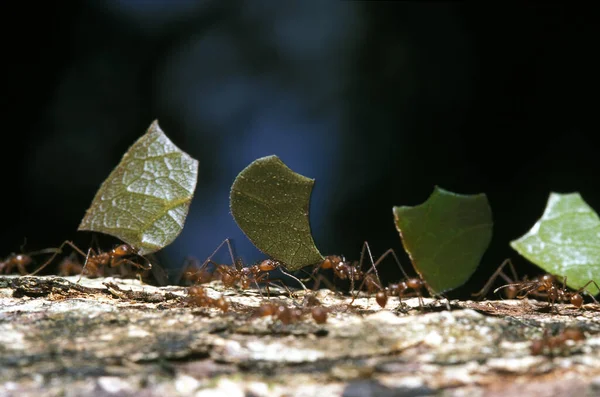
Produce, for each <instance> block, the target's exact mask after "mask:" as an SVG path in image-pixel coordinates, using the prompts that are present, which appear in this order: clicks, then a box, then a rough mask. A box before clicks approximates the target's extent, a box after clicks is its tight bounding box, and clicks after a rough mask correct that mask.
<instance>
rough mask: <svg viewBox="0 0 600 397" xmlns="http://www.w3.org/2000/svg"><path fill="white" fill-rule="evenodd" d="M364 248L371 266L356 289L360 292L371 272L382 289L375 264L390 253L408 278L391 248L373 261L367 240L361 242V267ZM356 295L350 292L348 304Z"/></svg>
mask: <svg viewBox="0 0 600 397" xmlns="http://www.w3.org/2000/svg"><path fill="white" fill-rule="evenodd" d="M365 249H366V250H367V252H368V254H369V258H370V259H371V268H370V269H369V270H367V271H366V272H365V274H364V276H363V280H362V283H361V284H360V286H359V287H358V291H359V292H360V291H361V290H362V288H363V287H364V284H365V282H366V280H367V277H366V276H367V275H368V274H369V273H371V272H375V276H376V277H377V282H378V284H379V289H380V290H383V285H382V283H381V279H380V278H379V273H378V272H377V266H378V265H379V264H380V263H381V262H382V261H383V260H384V259H385V258H386V257H387V256H388V255H392V257H393V258H394V260H395V261H396V264H397V265H398V267H399V268H400V271H402V274H403V275H404V276H405V277H406V278H408V275H407V274H406V272H405V271H404V268H403V267H402V265H401V264H400V261H399V260H398V256H396V252H395V251H394V249H393V248H390V249H388V250H387V251H385V252H384V253H383V254H381V256H380V257H379V258H378V259H377V260H376V261H374V260H373V255H372V254H371V247H369V243H368V242H367V241H365V242H364V244H363V249H362V252H361V254H360V262H359V263H360V266H361V267H362V261H363V259H364V254H365ZM357 297H358V294H357V295H354V294H352V301H351V302H350V305H351V304H352V303H353V302H354V300H355V299H356V298H357Z"/></svg>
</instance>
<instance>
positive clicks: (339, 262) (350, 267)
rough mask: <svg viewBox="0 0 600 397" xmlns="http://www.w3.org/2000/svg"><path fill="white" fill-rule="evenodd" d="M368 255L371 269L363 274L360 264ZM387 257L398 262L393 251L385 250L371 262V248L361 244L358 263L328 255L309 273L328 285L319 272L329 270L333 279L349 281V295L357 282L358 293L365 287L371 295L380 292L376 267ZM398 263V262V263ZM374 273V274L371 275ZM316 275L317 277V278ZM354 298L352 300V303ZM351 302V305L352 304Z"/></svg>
mask: <svg viewBox="0 0 600 397" xmlns="http://www.w3.org/2000/svg"><path fill="white" fill-rule="evenodd" d="M366 254H368V256H369V259H370V261H371V268H370V269H369V270H368V271H367V272H365V271H363V270H362V264H363V261H364V260H365V255H366ZM388 255H392V256H393V257H394V258H395V259H396V261H397V262H398V258H397V257H396V253H395V252H394V250H393V249H389V250H387V251H386V252H385V253H383V255H381V256H380V257H379V259H377V261H374V260H373V255H372V254H371V248H370V247H369V243H368V242H366V241H365V242H364V243H363V247H362V250H361V253H360V259H359V261H353V262H351V261H348V260H346V258H344V257H343V256H339V255H328V256H326V257H325V259H324V260H323V261H322V262H321V263H319V264H318V265H317V266H315V268H314V270H313V271H312V273H311V277H312V278H313V279H316V280H317V282H319V281H321V280H322V281H324V282H326V283H329V282H328V281H327V280H326V279H325V278H323V276H322V275H321V274H319V270H327V269H331V270H332V271H333V278H334V280H335V279H339V280H344V281H349V282H350V293H351V294H352V293H353V292H354V286H355V284H357V283H358V282H361V284H360V287H359V288H358V289H359V291H360V290H361V289H362V287H363V286H366V288H367V291H368V292H369V293H373V292H374V291H380V290H382V287H381V281H380V279H379V274H378V273H377V266H378V265H379V264H380V263H381V261H383V260H384V259H385V258H386V257H387V256H388ZM398 263H399V262H398ZM371 272H374V273H375V274H374V275H373V274H371ZM317 275H318V277H317ZM354 299H355V297H354V298H353V299H352V302H353V301H354ZM352 302H351V304H352Z"/></svg>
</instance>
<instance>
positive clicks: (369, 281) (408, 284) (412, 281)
mask: <svg viewBox="0 0 600 397" xmlns="http://www.w3.org/2000/svg"><path fill="white" fill-rule="evenodd" d="M365 250H366V251H367V253H368V255H369V258H370V259H371V269H369V270H368V271H367V272H363V271H362V270H361V266H358V267H353V268H352V270H351V274H352V275H354V276H355V279H356V280H361V279H362V283H361V284H360V286H359V287H358V290H359V291H360V290H362V288H363V286H366V289H367V293H368V294H370V295H372V294H373V293H374V292H375V301H376V302H377V304H378V305H379V306H380V307H382V308H385V306H386V305H387V302H388V297H389V296H397V297H399V298H400V300H402V297H404V296H406V295H405V294H406V291H408V290H413V292H414V293H415V294H416V295H417V297H418V298H419V306H421V307H423V306H424V305H423V297H422V290H423V289H424V288H426V286H427V284H426V283H425V282H424V281H423V280H422V279H420V278H416V277H413V278H411V277H409V276H408V274H406V272H405V271H404V268H403V267H402V265H401V264H400V261H399V260H398V257H397V256H396V252H395V251H394V250H393V249H392V248H390V249H388V250H387V251H385V252H384V253H383V254H382V255H381V256H380V257H379V258H378V259H377V261H373V255H372V254H371V249H370V247H369V244H368V243H367V242H366V241H365V243H364V244H363V250H362V252H361V260H360V264H362V261H363V259H364V253H365ZM388 255H392V257H393V258H394V260H395V261H396V264H397V265H398V268H399V269H400V271H401V272H402V274H403V275H404V278H405V280H404V281H401V282H399V283H392V284H389V285H388V287H386V288H383V287H382V285H381V281H380V279H379V275H378V274H377V266H378V265H379V264H380V263H381V262H382V261H383V259H385V258H386V257H387V256H388ZM371 272H374V273H375V276H373V274H372V273H371ZM355 299H356V296H353V298H352V301H351V302H350V304H352V303H353V302H354V300H355Z"/></svg>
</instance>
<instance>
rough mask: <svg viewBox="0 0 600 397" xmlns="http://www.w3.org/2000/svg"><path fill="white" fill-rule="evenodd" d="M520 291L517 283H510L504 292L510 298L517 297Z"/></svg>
mask: <svg viewBox="0 0 600 397" xmlns="http://www.w3.org/2000/svg"><path fill="white" fill-rule="evenodd" d="M518 293H519V289H518V288H517V286H516V285H509V286H508V287H506V289H505V290H504V294H505V295H506V298H508V299H515V298H516V297H517V294H518Z"/></svg>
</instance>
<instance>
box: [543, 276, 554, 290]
mask: <svg viewBox="0 0 600 397" xmlns="http://www.w3.org/2000/svg"><path fill="white" fill-rule="evenodd" d="M555 281H556V277H554V276H553V275H551V274H544V275H543V276H542V277H541V278H540V282H541V283H542V284H544V285H545V286H547V288H549V286H551V285H552V284H554V282H555Z"/></svg>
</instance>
